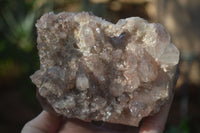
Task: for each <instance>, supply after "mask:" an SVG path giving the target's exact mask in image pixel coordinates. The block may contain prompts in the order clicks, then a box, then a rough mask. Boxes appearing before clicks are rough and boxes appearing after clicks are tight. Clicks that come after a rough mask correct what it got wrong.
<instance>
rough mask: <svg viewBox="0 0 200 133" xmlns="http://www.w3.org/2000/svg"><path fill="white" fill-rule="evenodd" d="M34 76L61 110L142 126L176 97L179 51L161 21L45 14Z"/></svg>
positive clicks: (39, 27) (43, 95) (40, 22)
mask: <svg viewBox="0 0 200 133" xmlns="http://www.w3.org/2000/svg"><path fill="white" fill-rule="evenodd" d="M36 27H37V31H38V38H37V43H38V45H37V48H38V50H39V57H40V64H41V65H40V70H38V71H36V72H35V73H34V74H33V75H32V76H31V79H32V81H33V83H34V84H35V85H36V86H37V88H38V93H39V95H40V97H41V98H42V99H43V100H45V101H46V103H48V105H49V106H51V108H52V109H53V110H54V111H55V112H56V113H58V114H61V115H64V116H67V117H69V118H78V119H82V120H85V121H91V120H94V121H106V122H111V123H121V124H126V125H133V126H138V124H139V122H140V121H141V119H142V118H144V117H146V116H149V115H153V114H155V113H156V112H158V111H159V110H160V107H162V105H164V104H165V103H167V101H168V100H169V99H170V98H171V95H172V88H173V87H174V83H175V82H174V81H175V78H174V77H175V72H176V67H177V64H178V62H179V51H178V50H177V48H176V47H175V46H174V45H173V44H172V43H171V42H170V36H169V34H168V33H167V32H166V30H165V29H164V27H163V26H162V25H160V24H154V23H148V22H147V21H145V20H143V19H141V18H138V17H131V18H127V19H122V20H119V21H118V22H117V23H116V24H112V23H110V22H107V21H105V20H102V19H101V18H99V17H96V16H93V15H91V14H90V13H86V12H82V13H66V12H62V13H59V14H57V15H55V14H54V13H52V12H51V13H48V14H45V15H43V16H42V17H41V18H40V20H38V22H37V24H36Z"/></svg>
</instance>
